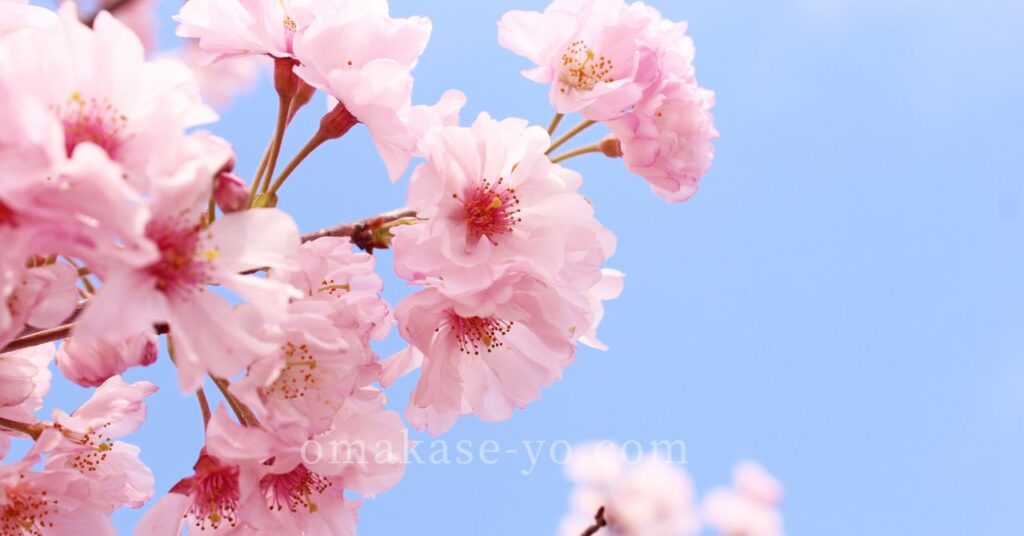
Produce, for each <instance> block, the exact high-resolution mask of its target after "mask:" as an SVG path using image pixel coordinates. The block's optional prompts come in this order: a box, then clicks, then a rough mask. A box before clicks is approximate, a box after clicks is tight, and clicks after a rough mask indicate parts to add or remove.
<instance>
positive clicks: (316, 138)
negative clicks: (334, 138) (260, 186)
mask: <svg viewBox="0 0 1024 536" xmlns="http://www.w3.org/2000/svg"><path fill="white" fill-rule="evenodd" d="M325 141H327V138H326V137H325V136H323V135H322V134H321V133H320V132H317V133H316V134H313V137H312V138H310V139H309V141H308V142H306V145H305V146H304V147H303V148H302V149H301V150H300V151H299V153H298V154H296V155H295V158H292V161H291V162H288V165H287V166H285V168H284V170H283V171H281V175H279V176H278V177H277V180H275V181H274V184H273V185H272V186H271V187H270V190H264V191H268V192H269V193H270V194H271V195H274V194H276V193H277V190H278V189H279V188H281V185H282V184H284V181H286V180H288V176H289V175H291V174H292V172H293V171H295V168H297V167H299V164H301V163H302V161H303V160H305V159H306V157H307V156H309V155H310V153H312V152H313V151H315V150H316V148H317V147H320V145H322V144H323V143H324V142H325ZM268 176H269V174H268Z"/></svg>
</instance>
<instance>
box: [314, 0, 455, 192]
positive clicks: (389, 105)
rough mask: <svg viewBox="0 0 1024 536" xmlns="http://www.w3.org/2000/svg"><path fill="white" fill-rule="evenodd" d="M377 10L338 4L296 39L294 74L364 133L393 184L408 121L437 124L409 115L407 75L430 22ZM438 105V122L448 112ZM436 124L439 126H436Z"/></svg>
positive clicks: (412, 128) (403, 155)
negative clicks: (337, 106)
mask: <svg viewBox="0 0 1024 536" xmlns="http://www.w3.org/2000/svg"><path fill="white" fill-rule="evenodd" d="M381 4H384V5H385V6H386V3H383V2H345V3H342V4H340V5H338V6H336V7H335V8H334V9H324V10H322V11H321V12H320V13H318V16H317V17H316V20H314V21H313V22H312V23H311V24H310V25H309V27H308V28H306V29H305V30H304V31H302V32H301V33H300V34H298V35H296V38H295V55H296V57H297V58H298V59H299V60H300V61H301V65H299V66H297V67H296V68H295V73H296V74H298V75H299V76H300V77H301V78H302V79H303V80H305V81H306V82H307V83H308V84H310V85H312V86H313V87H315V88H317V89H321V90H323V91H325V92H326V93H328V94H329V95H330V96H331V97H333V98H334V99H336V100H337V101H338V102H339V103H340V105H341V106H343V107H344V109H345V110H346V111H347V112H348V113H350V114H351V115H352V116H353V117H354V118H355V120H356V121H358V122H360V123H363V124H365V125H366V127H367V128H368V129H369V130H370V134H371V135H372V136H373V140H374V143H375V144H376V146H377V149H378V151H379V152H380V154H381V157H382V158H383V159H384V163H385V166H386V167H387V170H388V175H389V176H390V177H391V179H392V180H397V179H398V178H399V177H400V176H401V174H402V173H403V172H404V171H405V168H406V166H407V165H408V162H409V158H410V157H411V155H412V154H413V153H414V152H415V151H416V148H417V144H418V142H419V139H418V138H417V136H416V134H417V132H422V131H423V130H424V128H423V127H420V126H417V125H415V124H414V123H415V122H416V121H414V119H416V120H418V121H420V122H422V121H424V120H426V121H427V122H431V123H436V122H439V121H436V120H430V119H428V118H426V117H424V116H423V114H422V113H414V112H413V109H412V86H413V79H412V74H411V72H410V71H411V70H412V68H413V67H414V66H415V65H416V61H417V60H418V58H419V56H420V55H421V54H422V53H423V50H424V48H425V47H426V45H427V40H428V39H429V38H430V29H431V25H430V21H429V20H427V19H425V18H422V17H410V18H404V19H403V18H392V17H390V16H388V14H387V12H386V9H385V10H384V11H381V10H380V5H381ZM451 98H452V97H451V96H447V97H445V98H442V100H441V101H440V102H439V103H438V112H437V115H446V114H448V113H449V111H450V100H449V99H451ZM441 122H443V121H441Z"/></svg>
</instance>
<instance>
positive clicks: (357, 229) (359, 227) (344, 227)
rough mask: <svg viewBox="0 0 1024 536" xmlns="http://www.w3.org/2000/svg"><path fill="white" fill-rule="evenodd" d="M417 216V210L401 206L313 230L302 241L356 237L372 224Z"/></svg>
mask: <svg viewBox="0 0 1024 536" xmlns="http://www.w3.org/2000/svg"><path fill="white" fill-rule="evenodd" d="M415 217H416V211H415V210H413V209H411V208H400V209H397V210H392V211H391V212H385V213H383V214H378V215H376V216H373V217H370V218H366V219H364V220H360V221H355V222H351V223H342V224H340V225H335V226H333V227H327V228H324V229H320V230H319V231H316V232H312V233H309V234H307V235H303V237H302V241H303V242H310V241H312V240H316V239H318V238H324V237H327V236H347V237H355V236H358V235H359V234H360V233H362V232H363V231H365V230H366V229H368V228H370V226H372V225H381V224H386V223H390V222H393V221H395V220H400V219H402V218H415Z"/></svg>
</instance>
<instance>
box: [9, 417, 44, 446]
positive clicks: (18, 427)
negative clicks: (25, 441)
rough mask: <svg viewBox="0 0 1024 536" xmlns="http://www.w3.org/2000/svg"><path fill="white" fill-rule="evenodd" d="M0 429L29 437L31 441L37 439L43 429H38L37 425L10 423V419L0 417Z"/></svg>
mask: <svg viewBox="0 0 1024 536" xmlns="http://www.w3.org/2000/svg"><path fill="white" fill-rule="evenodd" d="M0 428H7V429H9V430H15V431H17V432H21V433H23V434H25V435H27V436H29V437H31V438H32V440H33V441H34V440H37V439H39V435H40V434H42V433H43V429H42V428H41V427H39V425H35V424H28V423H24V422H18V421H12V420H10V419H5V418H4V417H0Z"/></svg>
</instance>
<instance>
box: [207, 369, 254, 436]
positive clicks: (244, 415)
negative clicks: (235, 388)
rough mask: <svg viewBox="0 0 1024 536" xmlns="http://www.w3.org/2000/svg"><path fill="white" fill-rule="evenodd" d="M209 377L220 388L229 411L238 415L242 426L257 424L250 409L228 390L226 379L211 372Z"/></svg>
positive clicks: (228, 385)
mask: <svg viewBox="0 0 1024 536" xmlns="http://www.w3.org/2000/svg"><path fill="white" fill-rule="evenodd" d="M210 379H211V380H213V384H214V385H216V386H217V389H219V390H220V394H222V395H224V400H226V401H227V403H228V406H230V407H231V411H233V412H235V417H238V422H240V423H242V426H256V425H258V424H259V421H257V420H256V416H255V415H253V413H252V410H250V409H249V408H248V406H246V405H245V404H243V403H242V401H240V400H238V399H237V398H235V395H233V394H231V391H230V390H228V387H230V386H231V383H229V382H228V380H226V379H224V378H221V377H218V376H214V375H213V374H210Z"/></svg>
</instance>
